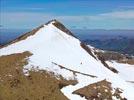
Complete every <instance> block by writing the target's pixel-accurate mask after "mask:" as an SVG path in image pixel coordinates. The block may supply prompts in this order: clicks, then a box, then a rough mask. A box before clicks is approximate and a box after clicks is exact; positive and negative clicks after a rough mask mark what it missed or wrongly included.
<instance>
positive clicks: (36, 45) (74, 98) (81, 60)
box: [0, 20, 134, 100]
mask: <svg viewBox="0 0 134 100" xmlns="http://www.w3.org/2000/svg"><path fill="white" fill-rule="evenodd" d="M57 23H59V22H57V21H55V20H54V21H51V22H49V23H47V24H45V25H43V26H42V27H40V28H39V29H38V30H37V32H35V34H33V35H30V36H28V37H26V38H25V39H22V40H21V41H17V42H14V43H12V44H10V45H7V46H6V47H3V48H1V49H0V55H1V56H2V55H10V54H13V53H21V52H24V51H30V52H31V53H32V54H33V55H32V56H30V57H29V64H28V65H27V66H24V67H25V68H28V69H30V67H29V66H31V68H32V67H33V66H38V68H39V69H43V70H48V71H52V72H54V73H55V75H62V76H63V77H64V78H66V79H68V80H69V79H77V80H78V84H76V85H75V86H67V87H65V88H63V89H62V90H61V91H62V92H63V93H64V94H65V95H66V96H67V97H68V98H69V99H71V100H84V98H82V97H80V96H78V95H75V94H72V92H73V91H75V90H77V89H79V88H82V87H84V86H86V85H89V84H91V83H94V82H98V81H101V80H104V79H106V80H107V81H109V82H111V83H112V87H113V88H121V89H122V90H123V93H122V97H125V98H127V99H128V100H134V95H133V92H134V87H133V86H132V85H131V84H129V83H127V82H126V81H125V79H123V78H122V77H120V75H118V74H117V73H114V72H112V71H111V70H109V69H108V68H106V67H105V66H104V64H102V62H101V61H100V60H99V59H98V58H97V57H96V56H95V55H94V53H93V52H92V50H91V52H90V53H89V52H87V50H86V48H83V46H82V45H81V41H79V40H78V39H77V38H75V37H74V36H73V35H72V34H71V33H70V32H68V30H67V29H63V30H62V29H61V28H63V27H62V26H60V24H57ZM95 57H96V58H95ZM61 67H62V68H61ZM24 72H25V71H24Z"/></svg>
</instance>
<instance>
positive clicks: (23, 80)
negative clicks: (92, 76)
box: [0, 52, 76, 100]
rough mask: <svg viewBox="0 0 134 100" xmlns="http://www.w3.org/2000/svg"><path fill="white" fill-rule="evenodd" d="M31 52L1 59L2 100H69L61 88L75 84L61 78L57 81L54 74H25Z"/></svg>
mask: <svg viewBox="0 0 134 100" xmlns="http://www.w3.org/2000/svg"><path fill="white" fill-rule="evenodd" d="M30 55H31V54H30V53H29V52H24V53H18V54H12V55H8V56H1V57H0V100H68V98H67V97H65V96H64V95H63V94H62V92H61V91H60V88H62V87H63V86H66V85H69V84H74V82H76V81H67V80H65V79H64V78H62V77H60V80H57V79H56V78H55V77H54V75H53V73H48V72H46V71H43V70H42V71H35V70H31V71H29V75H28V76H25V75H24V73H23V66H24V65H26V64H27V60H26V57H28V56H30Z"/></svg>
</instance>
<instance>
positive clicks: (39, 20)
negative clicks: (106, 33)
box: [0, 0, 134, 30]
mask: <svg viewBox="0 0 134 100" xmlns="http://www.w3.org/2000/svg"><path fill="white" fill-rule="evenodd" d="M0 9H1V10H0V26H1V28H8V29H14V28H15V29H33V28H35V27H37V26H39V25H42V24H44V23H46V22H47V21H49V20H51V19H57V20H59V21H60V22H62V23H63V24H64V25H65V26H67V27H68V28H69V29H107V30H110V29H134V1H133V0H101V1H100V0H93V1H87V0H73V1H72V0H56V1H54V0H38V1H35V0H21V1H20V0H0Z"/></svg>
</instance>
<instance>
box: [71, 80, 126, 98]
mask: <svg viewBox="0 0 134 100" xmlns="http://www.w3.org/2000/svg"><path fill="white" fill-rule="evenodd" d="M112 90H113V89H112V87H111V83H110V82H108V81H106V80H102V81H100V82H96V83H93V84H90V85H88V86H85V87H83V88H80V89H78V90H76V91H74V92H73V94H77V95H80V96H82V97H85V98H86V99H87V100H113V99H112V97H115V98H117V99H119V100H126V99H125V98H122V97H121V96H120V94H121V93H122V92H121V90H120V89H119V88H116V89H114V93H113V92H112Z"/></svg>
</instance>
